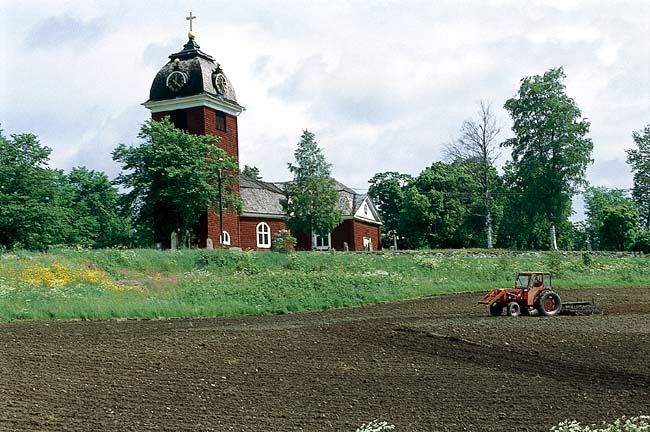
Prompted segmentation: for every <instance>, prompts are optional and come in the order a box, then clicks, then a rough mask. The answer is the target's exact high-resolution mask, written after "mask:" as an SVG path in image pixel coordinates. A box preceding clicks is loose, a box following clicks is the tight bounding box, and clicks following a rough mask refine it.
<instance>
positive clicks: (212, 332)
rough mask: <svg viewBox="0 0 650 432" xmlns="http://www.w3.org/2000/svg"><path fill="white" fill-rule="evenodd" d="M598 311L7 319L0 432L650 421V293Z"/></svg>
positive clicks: (437, 303) (606, 295) (0, 350)
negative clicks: (649, 417) (642, 417)
mask: <svg viewBox="0 0 650 432" xmlns="http://www.w3.org/2000/svg"><path fill="white" fill-rule="evenodd" d="M560 294H561V295H562V296H563V298H564V299H565V300H573V299H576V298H577V297H580V298H583V299H592V298H593V299H595V300H596V302H597V303H598V304H599V305H600V306H601V307H602V308H603V310H604V312H605V313H604V314H603V315H594V316H577V317H576V316H559V317H554V318H540V317H520V318H508V317H505V316H503V317H497V318H492V317H489V316H487V315H488V311H487V308H486V307H484V306H479V305H477V304H476V301H477V300H478V298H479V297H480V294H462V295H451V296H443V297H437V298H428V299H421V300H415V301H408V302H400V303H392V304H384V305H375V306H367V307H360V308H353V309H340V310H331V311H325V312H318V313H305V314H294V315H285V316H268V317H243V318H222V319H200V320H165V321H120V322H16V323H5V324H0V430H16V431H50V430H57V431H58V430H74V431H89V430H102V431H125V430H133V431H142V430H169V431H179V430H196V431H230V430H232V431H298V430H304V431H354V430H355V429H356V428H357V427H358V426H360V425H361V424H362V423H364V422H368V421H370V420H372V419H376V418H379V419H382V420H386V421H388V422H389V423H392V424H395V426H396V428H395V431H396V432H399V431H461V430H468V431H488V430H494V431H496V430H499V431H504V430H509V431H510V430H516V431H542V430H546V431H548V430H549V429H550V427H551V426H552V425H554V424H557V423H558V422H560V421H561V420H563V419H566V418H571V419H577V420H580V421H583V422H599V421H600V420H611V419H613V418H616V417H619V416H621V415H635V414H650V319H649V318H650V289H645V288H644V289H641V288H639V289H616V290H614V289H590V290H562V291H560Z"/></svg>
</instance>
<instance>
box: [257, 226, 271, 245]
mask: <svg viewBox="0 0 650 432" xmlns="http://www.w3.org/2000/svg"><path fill="white" fill-rule="evenodd" d="M256 231H257V247H258V248H270V247H271V227H270V226H269V225H268V224H267V223H266V222H260V223H258V224H257V229H256Z"/></svg>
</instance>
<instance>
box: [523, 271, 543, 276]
mask: <svg viewBox="0 0 650 432" xmlns="http://www.w3.org/2000/svg"><path fill="white" fill-rule="evenodd" d="M536 274H541V275H550V274H551V273H550V272H541V271H539V272H536V271H532V272H531V271H525V272H519V273H517V275H520V276H530V275H536Z"/></svg>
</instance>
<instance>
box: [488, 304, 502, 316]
mask: <svg viewBox="0 0 650 432" xmlns="http://www.w3.org/2000/svg"><path fill="white" fill-rule="evenodd" d="M502 312H503V306H501V305H500V304H499V303H492V304H491V305H490V315H492V316H501V313H502Z"/></svg>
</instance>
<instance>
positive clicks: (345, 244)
mask: <svg viewBox="0 0 650 432" xmlns="http://www.w3.org/2000/svg"><path fill="white" fill-rule="evenodd" d="M343 252H350V246H348V242H343Z"/></svg>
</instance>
